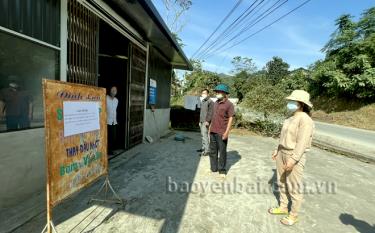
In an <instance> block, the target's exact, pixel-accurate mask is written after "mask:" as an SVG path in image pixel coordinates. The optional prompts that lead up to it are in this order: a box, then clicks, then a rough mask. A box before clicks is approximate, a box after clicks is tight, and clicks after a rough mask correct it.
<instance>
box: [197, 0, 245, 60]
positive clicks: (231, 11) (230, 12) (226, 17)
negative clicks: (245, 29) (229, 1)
mask: <svg viewBox="0 0 375 233" xmlns="http://www.w3.org/2000/svg"><path fill="white" fill-rule="evenodd" d="M242 1H243V0H238V1H237V3H236V4H235V5H234V7H233V8H232V9H231V10H230V11H229V13H228V14H227V15H226V16H225V17H224V19H223V20H222V21H221V22H220V23H219V25H218V26H217V27H216V29H215V30H214V31H213V32H212V33H211V35H210V36H209V37H208V38H207V39H206V40H205V41H204V42H203V44H202V45H201V46H200V47H199V48H198V49H197V51H195V53H194V54H193V55H192V56H191V57H192V58H193V57H194V56H195V55H196V54H197V53H198V52H199V50H201V49H202V47H203V46H204V45H205V44H206V43H207V42H208V41H209V40H210V39H211V38H212V36H213V35H214V34H215V33H216V32H217V31H218V30H219V28H220V27H221V26H222V25H223V24H224V23H225V21H226V20H227V19H228V18H229V17H230V16H231V15H232V13H233V12H234V11H235V10H236V9H237V7H238V6H239V5H240V3H241V2H242Z"/></svg>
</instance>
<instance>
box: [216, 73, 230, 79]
mask: <svg viewBox="0 0 375 233" xmlns="http://www.w3.org/2000/svg"><path fill="white" fill-rule="evenodd" d="M218 76H219V77H220V78H222V79H227V78H233V76H232V75H228V74H224V73H220V74H218Z"/></svg>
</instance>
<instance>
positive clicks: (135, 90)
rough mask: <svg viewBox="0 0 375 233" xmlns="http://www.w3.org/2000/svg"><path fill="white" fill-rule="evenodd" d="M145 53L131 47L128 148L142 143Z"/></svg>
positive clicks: (133, 46)
mask: <svg viewBox="0 0 375 233" xmlns="http://www.w3.org/2000/svg"><path fill="white" fill-rule="evenodd" d="M146 56H147V54H146V52H145V51H144V50H142V49H140V48H138V47H136V46H135V45H133V44H132V45H131V62H130V87H129V105H130V108H129V134H128V138H129V147H133V146H135V145H137V144H139V143H142V141H143V114H144V107H145V106H144V103H145V77H146Z"/></svg>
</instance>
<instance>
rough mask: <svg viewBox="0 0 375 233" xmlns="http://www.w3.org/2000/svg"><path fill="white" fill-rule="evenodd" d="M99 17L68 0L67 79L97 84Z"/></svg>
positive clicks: (75, 0)
mask: <svg viewBox="0 0 375 233" xmlns="http://www.w3.org/2000/svg"><path fill="white" fill-rule="evenodd" d="M98 31H99V18H98V17H97V16H96V15H95V14H93V13H92V12H91V11H89V10H88V9H87V8H85V7H84V6H82V5H81V4H80V3H78V1H77V0H69V1H68V62H67V63H68V64H67V66H68V70H67V76H68V77H67V80H68V82H72V83H81V84H86V85H92V86H97V85H98V79H97V53H98Z"/></svg>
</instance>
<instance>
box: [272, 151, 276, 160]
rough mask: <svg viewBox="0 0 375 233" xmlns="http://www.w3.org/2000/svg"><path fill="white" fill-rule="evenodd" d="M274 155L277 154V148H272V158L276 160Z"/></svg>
mask: <svg viewBox="0 0 375 233" xmlns="http://www.w3.org/2000/svg"><path fill="white" fill-rule="evenodd" d="M276 156H277V150H274V151H273V152H272V160H276Z"/></svg>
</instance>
